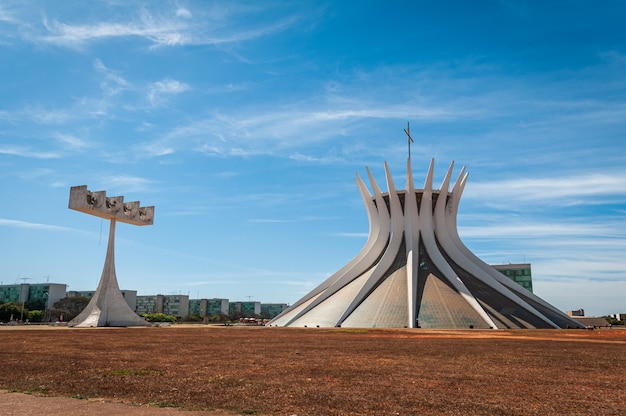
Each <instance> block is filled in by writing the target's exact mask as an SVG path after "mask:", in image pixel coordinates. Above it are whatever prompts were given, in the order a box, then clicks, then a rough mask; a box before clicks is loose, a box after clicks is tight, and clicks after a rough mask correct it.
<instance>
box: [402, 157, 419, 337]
mask: <svg viewBox="0 0 626 416" xmlns="http://www.w3.org/2000/svg"><path fill="white" fill-rule="evenodd" d="M404 238H405V240H406V286H407V293H406V294H407V305H408V312H407V316H408V320H409V322H408V324H407V326H408V327H409V328H415V322H416V319H417V304H416V303H417V299H416V295H415V294H416V293H417V279H418V270H419V215H418V212H417V199H416V195H415V185H414V183H413V169H412V168H411V159H410V158H408V159H407V161H406V195H405V196H404Z"/></svg>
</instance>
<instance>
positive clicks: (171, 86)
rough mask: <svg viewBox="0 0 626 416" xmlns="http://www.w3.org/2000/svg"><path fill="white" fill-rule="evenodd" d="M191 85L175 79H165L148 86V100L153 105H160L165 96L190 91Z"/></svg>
mask: <svg viewBox="0 0 626 416" xmlns="http://www.w3.org/2000/svg"><path fill="white" fill-rule="evenodd" d="M190 89H191V87H190V86H189V85H188V84H185V83H184V82H180V81H176V80H174V79H169V78H166V79H163V80H161V81H157V82H155V83H153V84H151V85H150V86H149V87H148V94H147V95H148V100H149V101H150V104H152V105H153V106H155V105H159V104H160V103H161V102H162V101H163V96H165V95H174V94H180V93H183V92H185V91H189V90H190Z"/></svg>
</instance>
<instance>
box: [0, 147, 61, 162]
mask: <svg viewBox="0 0 626 416" xmlns="http://www.w3.org/2000/svg"><path fill="white" fill-rule="evenodd" d="M0 154H3V155H10V156H21V157H26V158H33V159H57V158H59V157H61V155H60V154H59V153H56V152H40V151H36V150H34V149H32V148H31V147H23V146H11V145H0Z"/></svg>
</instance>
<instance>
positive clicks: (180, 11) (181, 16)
mask: <svg viewBox="0 0 626 416" xmlns="http://www.w3.org/2000/svg"><path fill="white" fill-rule="evenodd" d="M100 6H101V7H106V5H100ZM151 6H152V5H151V4H146V5H143V6H142V7H141V8H137V7H135V6H134V5H130V6H127V7H125V9H126V13H125V14H124V17H122V18H120V19H117V20H103V21H98V20H97V19H96V20H95V21H92V22H87V23H85V22H81V23H72V22H69V21H63V20H61V19H58V18H53V17H50V16H49V15H50V14H51V11H49V12H48V13H46V14H44V15H43V17H42V20H41V23H40V24H41V27H42V28H41V29H40V28H39V27H38V26H37V25H36V24H35V23H34V22H31V23H29V24H28V25H24V28H23V30H22V36H23V37H24V39H26V40H28V41H32V42H37V43H43V44H51V45H56V46H60V47H65V48H71V49H83V48H85V47H87V46H88V45H90V44H92V43H96V42H103V41H106V40H110V39H124V38H137V39H143V40H145V41H147V42H149V44H150V45H151V47H153V48H158V47H172V46H181V45H225V44H233V43H239V42H244V41H248V40H252V39H257V38H260V37H264V36H268V35H272V34H276V33H279V32H282V31H285V30H287V29H289V28H293V27H297V26H298V24H299V23H300V22H301V20H302V17H300V16H298V15H297V14H293V15H291V16H286V17H285V16H283V17H279V18H276V17H275V15H272V13H271V12H268V13H267V16H268V17H267V19H263V20H262V21H263V23H262V24H261V23H259V22H258V21H256V20H255V21H251V20H250V19H249V16H250V15H255V14H259V13H261V14H262V13H264V12H265V11H267V10H271V7H269V8H268V7H260V6H257V7H252V6H243V5H236V4H231V3H224V4H218V5H214V6H212V7H211V8H202V9H198V10H194V9H192V8H188V7H187V8H184V7H172V8H167V7H166V8H162V9H157V8H153V7H151ZM102 14H107V13H102ZM0 18H4V20H5V21H7V22H11V23H14V22H15V19H13V18H12V15H11V13H10V12H9V11H8V10H7V9H4V10H3V9H0ZM42 29H43V30H42Z"/></svg>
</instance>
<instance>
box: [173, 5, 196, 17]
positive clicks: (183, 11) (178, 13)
mask: <svg viewBox="0 0 626 416" xmlns="http://www.w3.org/2000/svg"><path fill="white" fill-rule="evenodd" d="M176 16H178V17H182V18H184V19H191V18H192V17H193V16H192V14H191V12H190V11H189V10H187V9H185V8H182V7H181V8H180V9H177V10H176Z"/></svg>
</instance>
